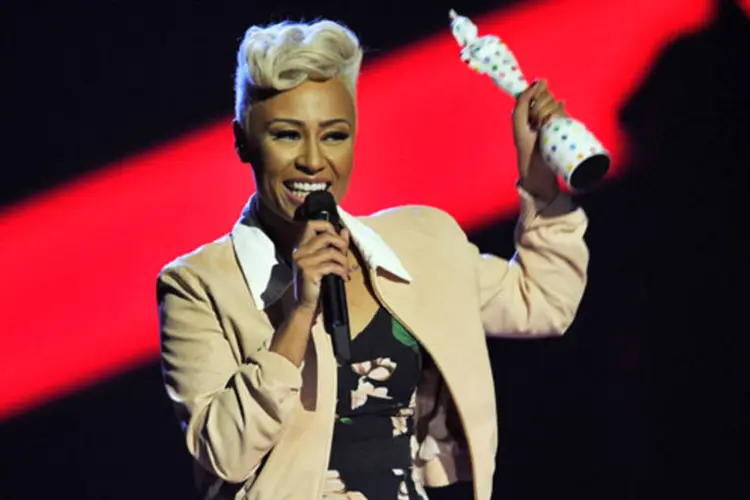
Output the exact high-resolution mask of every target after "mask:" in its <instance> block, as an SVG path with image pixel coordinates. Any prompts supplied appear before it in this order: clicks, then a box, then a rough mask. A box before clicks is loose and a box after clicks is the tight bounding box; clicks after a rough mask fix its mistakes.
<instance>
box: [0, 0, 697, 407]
mask: <svg viewBox="0 0 750 500" xmlns="http://www.w3.org/2000/svg"><path fill="white" fill-rule="evenodd" d="M710 5H711V2H710V1H709V0H692V1H688V0H660V1H658V2H654V1H652V0H631V1H629V2H597V1H594V0H591V1H586V0H568V1H549V2H540V3H535V4H531V5H527V6H524V8H516V9H513V10H506V11H504V12H503V13H496V14H493V15H490V16H486V17H484V18H483V19H477V20H475V21H476V22H477V23H478V24H479V26H480V28H481V31H482V32H483V33H488V32H493V33H497V34H499V35H501V36H502V37H503V38H504V39H505V40H506V41H507V42H508V44H509V46H510V47H512V48H513V50H514V51H515V52H516V54H517V55H518V57H519V59H520V60H521V61H522V67H523V69H524V70H525V72H526V74H527V75H528V76H531V77H533V76H536V75H544V76H545V77H547V78H549V80H550V82H551V85H552V89H553V92H555V93H556V94H557V95H559V96H565V99H566V101H567V102H568V109H569V111H570V112H571V113H572V114H573V115H575V116H577V117H578V118H580V119H582V120H583V121H584V122H586V123H587V125H589V127H590V128H592V129H593V130H594V131H596V133H597V135H598V136H599V137H600V139H601V140H602V141H603V142H604V143H605V144H607V145H608V146H609V147H610V149H611V151H612V152H613V153H614V154H615V157H616V158H617V157H618V156H620V154H621V152H622V150H623V141H622V137H621V135H620V132H619V130H618V127H617V122H616V113H617V110H618V107H619V105H620V104H622V103H623V102H624V101H625V99H626V98H627V97H628V94H629V92H631V91H632V90H633V89H634V88H635V87H636V86H637V84H638V83H639V81H640V80H641V79H642V78H643V76H644V74H645V72H646V71H647V70H648V69H649V65H650V64H651V63H652V62H653V60H654V58H655V56H656V55H657V53H658V51H659V49H660V48H661V47H663V46H664V44H665V43H666V42H667V41H668V40H670V39H671V38H673V37H674V36H675V35H677V34H679V33H682V32H685V31H687V30H692V29H694V28H696V27H698V26H700V25H701V23H702V22H704V21H705V20H707V19H708V17H709V14H710ZM446 25H447V19H446ZM457 52H458V49H457V47H456V46H455V44H454V42H453V40H452V38H451V37H450V35H449V31H448V28H447V26H446V29H445V32H444V33H441V34H440V35H438V36H436V37H433V38H431V39H430V40H427V41H425V42H424V43H420V44H417V45H415V46H413V47H411V48H409V49H408V50H403V51H400V52H398V53H396V54H393V55H392V56H390V57H388V58H385V59H384V60H381V61H378V62H377V63H375V64H373V65H371V66H368V67H367V68H366V71H365V73H364V74H363V77H362V81H361V87H360V120H361V128H360V137H359V139H358V141H359V142H358V144H357V148H358V152H357V154H358V166H357V173H356V176H355V180H354V185H353V187H352V191H351V193H350V195H349V197H348V198H347V200H346V203H345V205H346V206H347V208H348V209H349V210H350V211H352V212H354V213H364V212H371V211H374V210H377V209H380V208H383V207H386V206H392V205H398V204H404V203H427V204H432V205H436V206H439V207H442V208H444V209H446V210H448V211H449V212H451V213H453V214H454V215H455V216H456V217H457V218H458V219H459V221H461V222H462V223H463V224H464V225H465V226H467V227H473V226H475V225H477V224H479V223H481V222H482V221H484V220H487V219H488V218H491V217H497V216H498V215H501V214H507V213H508V212H509V211H511V210H512V209H513V208H514V207H515V205H516V197H515V194H514V192H513V188H512V186H513V182H514V179H515V172H514V167H513V159H514V158H513V156H514V155H513V150H512V144H511V140H510V137H511V134H510V125H509V118H508V116H509V113H510V110H511V106H512V102H511V100H510V99H509V98H507V97H506V96H504V95H502V94H501V93H500V92H499V91H497V90H496V89H495V88H494V87H493V86H492V84H491V83H490V81H489V80H487V79H486V78H485V77H479V76H477V75H475V74H473V73H471V72H470V71H468V70H467V69H466V68H464V67H463V65H462V63H460V62H459V61H458V58H457ZM251 191H252V181H251V177H250V173H249V172H248V170H247V169H246V168H245V167H244V166H242V165H240V164H239V163H238V162H237V161H236V160H235V158H234V154H233V151H232V139H231V133H230V127H229V118H227V120H226V121H225V122H223V123H220V124H217V125H215V126H212V127H209V128H207V129H205V130H202V131H199V132H196V133H194V134H192V135H189V136H186V137H184V138H182V139H180V140H176V141H173V142H172V143H170V144H167V145H165V146H163V147H161V148H158V149H157V150H155V151H151V152H149V153H147V154H142V155H139V156H136V157H133V158H130V159H128V160H126V161H124V162H122V163H120V164H118V165H115V166H112V167H111V168H109V169H107V170H105V171H103V172H102V173H100V174H97V175H93V176H90V177H87V178H86V179H82V180H80V181H78V182H76V183H73V184H70V185H68V186H66V187H65V188H63V189H59V190H55V191H53V192H49V193H47V194H45V195H44V196H42V197H38V198H36V199H33V200H29V201H28V202H26V203H22V204H19V205H17V206H15V207H12V208H11V209H10V210H7V211H6V212H5V213H3V214H2V215H1V216H0V234H3V235H4V236H5V237H6V239H5V245H3V246H2V247H0V262H1V263H2V276H3V278H4V286H3V288H2V292H0V294H1V295H0V300H1V303H2V304H3V320H4V321H3V326H4V334H3V340H2V343H3V346H2V350H0V380H2V381H4V384H3V386H2V388H0V416H7V415H9V414H11V413H12V412H17V411H20V410H22V409H23V408H26V407H28V406H29V405H31V404H34V403H37V402H40V401H42V400H43V399H45V398H48V397H51V396H53V395H58V394H62V393H64V392H66V391H69V390H72V389H74V388H76V387H78V386H80V385H81V384H84V383H88V382H90V381H92V380H95V379H96V378H100V377H102V376H104V375H106V374H109V373H113V372H116V371H119V370H122V369H125V368H126V367H128V366H130V365H132V364H133V363H136V362H140V361H142V360H145V359H150V358H152V357H153V356H154V355H155V354H156V353H157V329H156V311H155V304H154V278H155V276H156V274H157V272H158V270H159V268H160V267H161V265H163V264H164V263H165V262H167V261H168V260H170V259H171V258H173V257H174V256H175V255H178V254H180V253H183V252H185V251H188V250H190V249H192V248H194V247H195V246H197V245H198V244H200V243H202V242H204V241H206V240H209V239H211V238H214V237H216V236H219V235H220V234H222V233H224V232H225V231H227V230H228V229H229V228H230V227H231V225H232V224H233V222H234V220H235V218H236V216H237V214H238V211H239V210H240V208H241V207H242V205H243V203H244V201H245V199H246V197H247V195H248V194H249V193H250V192H251Z"/></svg>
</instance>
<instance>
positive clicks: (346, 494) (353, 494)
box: [323, 470, 367, 500]
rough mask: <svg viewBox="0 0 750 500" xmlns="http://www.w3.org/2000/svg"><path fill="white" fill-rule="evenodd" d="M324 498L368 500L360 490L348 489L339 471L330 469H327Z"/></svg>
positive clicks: (330, 499)
mask: <svg viewBox="0 0 750 500" xmlns="http://www.w3.org/2000/svg"><path fill="white" fill-rule="evenodd" d="M323 500H367V497H366V496H364V495H363V494H362V493H360V492H358V491H347V489H346V484H344V481H343V480H342V479H341V474H339V471H337V470H329V471H326V482H325V487H324V488H323Z"/></svg>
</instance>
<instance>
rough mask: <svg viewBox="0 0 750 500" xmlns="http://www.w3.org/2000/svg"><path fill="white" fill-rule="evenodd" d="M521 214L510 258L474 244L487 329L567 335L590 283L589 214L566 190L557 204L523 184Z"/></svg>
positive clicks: (525, 334) (505, 334)
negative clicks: (537, 197) (540, 198)
mask: <svg viewBox="0 0 750 500" xmlns="http://www.w3.org/2000/svg"><path fill="white" fill-rule="evenodd" d="M519 193H520V195H521V215H520V217H519V220H518V224H517V226H516V232H515V241H516V254H515V255H514V256H513V258H512V259H511V260H510V261H507V260H505V259H501V258H499V257H496V256H494V255H480V254H479V251H478V250H477V248H476V247H475V246H474V245H471V248H472V250H471V251H472V252H473V253H474V254H475V257H476V261H477V266H478V277H479V284H478V286H479V289H480V302H481V303H480V306H481V316H482V322H483V324H484V329H485V331H486V332H487V334H488V335H489V336H495V337H541V336H553V335H562V334H563V333H565V331H566V330H567V329H568V327H569V326H570V324H571V323H572V322H573V319H574V318H575V315H576V312H577V310H578V306H579V304H580V302H581V298H582V296H583V292H584V289H585V287H586V278H587V274H586V272H587V267H588V261H589V252H588V248H587V247H586V243H585V242H584V240H583V235H584V233H585V231H586V226H587V218H586V215H585V213H584V212H583V210H581V209H580V208H574V207H573V204H572V201H571V199H570V198H569V197H568V196H567V195H566V194H560V195H558V196H557V198H555V200H554V201H552V203H551V204H549V205H548V206H546V207H544V208H542V206H540V205H545V204H544V203H542V202H540V201H538V200H535V199H534V198H533V197H531V195H529V194H528V193H527V192H525V191H524V190H523V189H520V188H519Z"/></svg>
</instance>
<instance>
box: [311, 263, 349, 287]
mask: <svg viewBox="0 0 750 500" xmlns="http://www.w3.org/2000/svg"><path fill="white" fill-rule="evenodd" d="M329 274H335V275H336V276H339V277H341V279H343V280H344V281H349V269H348V268H347V267H346V266H342V265H341V264H338V263H336V262H327V263H325V264H321V265H320V266H319V267H317V268H316V269H315V276H314V277H313V278H312V279H313V280H314V281H315V283H316V284H320V282H321V280H322V279H323V276H328V275H329Z"/></svg>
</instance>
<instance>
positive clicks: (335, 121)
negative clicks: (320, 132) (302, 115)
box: [266, 118, 352, 128]
mask: <svg viewBox="0 0 750 500" xmlns="http://www.w3.org/2000/svg"><path fill="white" fill-rule="evenodd" d="M274 123H288V124H290V125H296V126H297V127H304V126H305V122H303V121H300V120H295V119H293V118H274V119H273V120H269V121H268V123H267V124H266V125H267V126H270V125H272V124H274ZM338 123H344V124H346V125H349V126H350V127H351V125H352V124H351V123H349V120H347V119H345V118H332V119H330V120H324V121H322V122H320V123H319V124H318V125H320V127H321V128H326V127H330V126H331V125H336V124H338Z"/></svg>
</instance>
